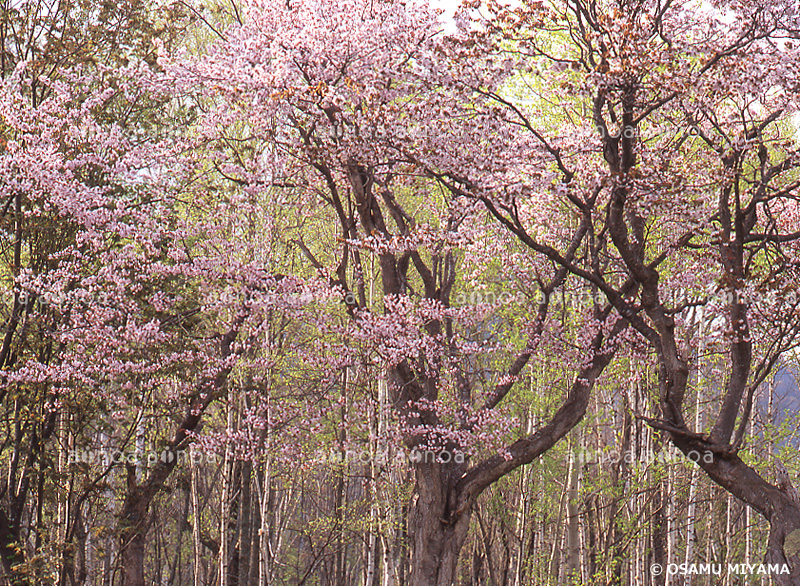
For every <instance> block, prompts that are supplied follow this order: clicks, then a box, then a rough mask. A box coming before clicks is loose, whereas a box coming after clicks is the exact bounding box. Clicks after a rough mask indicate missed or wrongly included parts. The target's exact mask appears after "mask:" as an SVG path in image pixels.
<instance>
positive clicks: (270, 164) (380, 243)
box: [162, 1, 627, 585]
mask: <svg viewBox="0 0 800 586" xmlns="http://www.w3.org/2000/svg"><path fill="white" fill-rule="evenodd" d="M224 37H225V39H224V41H221V42H219V43H216V44H214V45H212V46H211V47H210V48H209V49H208V52H207V53H205V54H203V55H200V56H196V57H190V56H183V57H181V56H170V58H169V59H164V60H163V61H162V64H163V66H164V67H165V68H166V69H167V74H168V75H169V76H171V77H172V79H173V83H174V84H175V87H176V88H179V91H181V92H186V93H187V94H191V93H193V94H194V95H196V96H197V98H196V99H197V100H198V101H199V102H200V103H203V104H210V105H209V106H206V108H205V112H204V115H203V117H202V119H201V120H200V128H201V131H200V132H201V133H202V135H203V137H204V138H205V139H206V140H208V141H209V142H210V143H211V144H215V145H218V146H217V147H216V153H217V159H216V160H215V161H214V162H213V165H214V167H215V168H216V169H217V170H218V171H219V173H220V174H222V175H223V176H225V177H227V178H228V179H230V180H231V181H234V182H236V183H240V184H243V185H247V186H249V187H251V188H253V189H270V190H272V191H273V192H278V193H281V195H280V196H279V197H280V198H281V201H282V202H283V203H284V205H286V206H290V207H291V208H292V209H296V212H295V213H296V214H298V216H302V217H318V218H324V221H326V222H328V223H331V222H332V223H333V225H335V226H336V232H335V233H333V234H330V236H329V237H330V238H332V239H331V240H329V241H325V242H324V243H323V244H321V243H318V242H314V243H311V242H310V240H309V239H310V238H320V233H319V232H316V233H301V234H300V235H299V237H298V238H297V239H296V246H297V249H298V251H299V253H301V254H302V255H303V256H304V257H305V259H306V261H307V264H308V266H310V267H313V268H314V269H315V270H316V271H317V272H318V273H319V275H320V276H321V277H322V278H324V279H327V280H328V282H329V283H330V287H331V290H333V291H338V292H339V294H340V295H341V299H342V303H343V304H344V306H345V307H346V310H347V313H348V315H349V316H350V322H349V325H348V330H349V331H348V332H347V334H346V336H347V337H346V339H349V340H350V342H349V344H348V345H350V346H351V347H352V346H354V345H359V346H360V345H361V344H365V345H366V348H367V351H368V353H369V355H370V356H372V358H371V359H370V360H371V361H375V360H377V361H378V364H380V365H381V366H382V368H383V369H385V372H386V375H385V376H386V377H387V380H388V383H389V388H390V401H391V403H392V404H393V406H394V408H395V410H396V413H397V416H398V417H399V420H400V426H401V427H400V431H399V433H400V436H401V438H402V441H403V443H404V444H405V446H406V448H408V449H413V450H415V451H414V452H413V453H414V454H417V455H419V457H417V458H412V460H413V462H412V465H413V469H414V478H415V480H414V482H415V495H414V501H413V505H412V509H411V512H410V518H409V521H408V523H409V533H410V540H411V551H412V562H411V577H410V580H411V582H410V583H412V584H420V585H421V584H425V585H431V584H442V585H443V584H451V583H452V582H453V581H454V580H455V578H456V576H455V571H456V565H457V560H458V554H459V551H460V549H461V546H462V544H463V543H464V540H465V538H466V535H467V531H468V528H469V520H470V511H471V508H472V507H473V505H474V503H475V500H476V499H477V497H478V496H479V495H480V494H481V493H482V492H483V491H484V490H485V489H486V488H487V487H488V486H490V485H492V484H493V483H494V482H496V481H497V480H498V479H499V478H501V477H503V476H504V475H506V474H508V473H509V472H511V471H513V470H514V469H516V468H518V467H520V466H522V465H524V464H526V463H528V462H530V461H532V460H533V459H534V458H536V457H537V456H539V455H541V454H542V453H543V452H545V451H546V450H548V449H549V448H550V447H552V446H553V445H554V444H555V443H556V442H557V441H558V440H559V439H560V438H562V437H563V436H564V435H565V434H566V433H567V432H568V431H569V430H570V429H572V428H573V427H574V426H575V425H576V424H577V423H578V422H579V421H580V420H581V418H582V416H583V414H584V413H585V411H586V407H587V404H588V399H589V396H590V391H591V388H592V385H593V384H594V381H595V380H596V378H597V377H598V376H599V375H600V373H601V372H602V371H603V369H604V368H605V367H606V366H607V365H608V364H609V362H610V361H611V359H612V357H613V355H614V352H615V349H616V344H614V343H610V342H611V341H614V340H616V339H617V338H618V337H619V336H620V334H621V332H623V331H624V330H625V329H626V326H627V324H626V321H625V320H621V319H619V317H618V316H617V314H616V313H615V312H614V310H613V307H612V306H611V305H610V304H608V303H605V302H602V300H601V301H600V302H599V303H590V304H588V310H585V311H582V312H580V314H579V315H578V316H577V317H576V319H577V324H578V325H577V327H578V328H579V329H580V332H581V333H580V334H579V335H578V336H577V339H575V340H572V344H573V350H572V351H571V352H570V351H569V350H567V348H563V346H564V340H563V338H560V336H559V335H558V334H555V333H554V332H553V330H554V329H557V328H558V327H559V325H558V320H557V319H554V318H552V317H551V316H550V314H549V307H550V301H549V294H550V293H552V292H554V291H555V290H556V289H558V288H560V287H562V286H563V285H564V284H565V283H566V282H567V280H568V276H569V268H568V267H561V266H557V265H554V264H553V263H552V262H550V261H549V260H548V259H547V258H544V257H541V256H537V254H536V253H538V252H539V251H534V254H530V253H526V252H518V253H517V256H516V257H508V258H514V260H515V261H519V262H521V263H524V266H522V267H520V268H519V269H516V270H518V271H519V273H520V274H519V277H520V283H521V285H522V287H521V288H522V290H523V291H527V301H526V304H523V309H522V311H524V312H525V313H526V315H527V317H526V319H525V321H524V324H523V325H522V332H521V335H522V340H521V342H517V343H516V344H515V343H513V342H512V336H511V335H510V334H511V333H510V332H508V331H501V332H498V333H499V334H500V335H501V336H506V337H507V339H506V340H504V341H502V342H501V344H500V346H499V347H498V348H497V349H496V350H495V351H500V352H502V354H503V355H504V356H507V358H506V365H505V366H504V367H503V368H502V369H499V370H497V369H496V373H495V374H494V375H493V376H492V377H491V378H490V380H488V381H482V382H481V381H480V379H479V378H478V376H477V373H476V372H475V370H474V366H473V365H474V357H475V356H476V354H480V353H481V352H483V353H485V352H488V351H490V350H491V347H490V346H488V345H486V344H481V343H480V342H479V341H476V340H475V336H471V337H470V336H469V334H468V331H469V328H470V327H474V326H475V325H476V324H478V323H479V322H478V321H476V318H477V319H479V320H481V321H483V322H484V323H485V319H484V318H485V312H486V310H487V309H490V307H484V308H482V309H481V308H477V311H478V313H479V314H480V312H481V311H482V312H483V314H484V315H476V308H472V307H458V306H457V304H455V303H454V298H453V297H454V292H455V291H457V290H458V288H461V287H464V286H465V283H464V279H465V275H464V274H463V273H462V270H463V269H460V267H459V258H458V256H459V252H458V248H459V247H464V246H470V243H471V242H474V241H475V240H476V239H479V238H498V239H500V242H501V246H499V247H498V248H495V249H494V252H495V253H500V254H503V255H504V256H505V255H507V254H511V251H513V250H514V247H515V246H517V245H516V244H515V243H513V241H512V240H509V238H508V234H507V233H505V232H504V230H502V229H501V230H500V231H498V230H497V229H496V228H497V226H496V225H494V226H493V225H490V227H489V228H483V229H481V223H482V222H485V218H486V214H485V212H483V211H481V209H480V206H479V205H476V201H475V193H474V192H471V191H469V190H468V189H466V188H464V189H461V190H460V189H459V188H458V186H457V184H458V185H461V182H462V181H467V179H466V177H467V176H468V174H467V171H468V170H471V169H474V170H475V171H476V172H477V173H478V175H476V176H475V177H474V178H472V179H469V181H487V182H489V183H490V185H489V186H487V187H486V188H485V189H486V190H487V191H485V192H483V193H490V192H491V193H496V192H502V193H503V194H504V196H505V197H506V198H507V200H506V201H507V202H514V201H516V200H517V198H519V197H522V196H524V195H525V194H527V193H528V192H529V189H530V185H529V184H528V183H527V181H525V180H524V179H523V180H520V173H524V172H526V171H527V170H530V169H531V168H532V167H534V166H535V165H536V164H537V162H542V163H543V164H546V163H545V160H546V159H545V155H546V153H543V152H542V149H541V148H539V146H538V145H539V143H538V141H537V139H536V138H535V137H533V138H531V137H528V136H525V135H524V134H520V133H519V132H518V130H517V128H516V127H515V126H514V125H513V124H510V123H509V121H507V120H506V119H504V118H503V117H502V116H498V110H497V108H496V107H494V106H493V105H491V104H489V103H488V102H487V101H486V100H485V99H483V98H482V97H481V96H480V95H479V94H475V92H474V90H473V89H472V88H471V87H470V86H469V77H468V76H470V75H474V74H473V73H470V72H469V71H468V70H469V68H470V65H469V62H468V61H466V60H465V58H467V57H470V58H471V56H470V55H464V54H457V52H458V51H460V50H461V45H460V44H457V45H453V44H451V42H450V41H448V40H445V41H443V42H440V39H439V37H440V25H439V23H438V22H437V20H436V18H435V15H434V14H433V13H431V12H430V11H429V10H428V9H427V8H426V7H425V6H423V5H419V6H417V5H415V4H412V3H395V2H360V1H356V2H347V3H331V2H304V3H302V4H297V5H295V4H293V3H290V4H288V5H287V4H286V3H283V2H263V3H247V4H246V6H245V11H244V14H243V17H242V24H237V25H235V26H233V27H231V28H230V29H228V30H227V31H226V33H225V35H224ZM465 46H466V45H465ZM486 48H487V47H486V46H485V44H477V45H475V48H474V51H475V52H476V54H479V52H480V51H484V50H486ZM509 65H511V62H510V61H509V62H505V63H502V64H500V65H499V66H497V67H492V66H485V65H482V66H481V69H480V73H481V74H485V76H484V77H482V80H481V82H482V83H485V84H487V86H485V91H487V92H488V91H501V86H502V85H503V84H504V83H505V82H506V81H507V79H508V77H509V75H511V73H512V71H511V69H510V68H509ZM465 90H466V91H465ZM476 95H477V98H478V101H477V102H475V101H474V98H475V97H476ZM455 135H458V139H457V140H456V139H454V136H455ZM538 175H543V174H538ZM454 177H458V178H459V179H457V180H454V179H453V178H454ZM470 185H472V183H470ZM442 196H444V199H441V200H440V198H441V197H442ZM486 201H489V200H488V199H487V200H486ZM526 207H527V209H526V213H528V214H546V213H550V212H553V213H554V214H555V215H554V216H553V219H555V218H563V221H564V222H565V223H571V224H572V226H571V227H566V228H565V229H563V230H554V231H553V232H552V233H551V234H549V235H548V238H549V240H548V241H549V242H550V243H551V245H552V246H553V247H554V248H553V250H556V249H557V250H561V251H562V252H561V254H560V255H559V258H563V259H568V261H567V262H573V261H574V262H583V261H582V260H578V259H579V257H580V258H583V256H584V255H583V253H582V252H581V251H582V250H584V249H585V248H586V246H587V236H588V235H589V233H590V231H589V227H590V224H589V222H588V221H587V220H586V219H585V218H583V219H581V218H578V221H577V222H576V221H573V220H574V218H571V217H570V215H569V214H566V215H565V214H563V213H562V212H561V211H560V210H558V209H556V206H552V208H553V209H551V210H543V209H542V210H537V209H535V208H533V206H526ZM323 236H325V237H328V235H327V234H324V233H323ZM334 236H335V239H333V237H334ZM306 241H308V243H307V242H306ZM476 254H477V256H481V254H482V255H483V256H484V258H485V257H486V252H483V253H481V252H479V251H478V252H477V253H476ZM475 258H477V257H476V256H475V254H473V255H472V258H471V260H475ZM371 259H374V261H372V260H371ZM373 267H374V268H373ZM373 275H376V279H377V281H378V282H379V283H380V289H381V293H382V295H381V296H380V297H379V299H378V300H377V301H374V302H373V301H372V295H371V294H369V292H368V288H369V284H370V282H371V279H372V276H373ZM539 288H541V291H537V290H538V289H539ZM515 291H516V289H515ZM537 292H539V293H541V292H544V293H545V295H543V296H542V295H539V297H538V298H537V296H536V293H537ZM501 329H502V330H505V328H502V327H501ZM513 335H514V336H516V337H517V339H518V338H519V337H520V332H519V331H515V332H513ZM548 336H550V337H552V338H553V339H554V342H553V344H554V345H551V346H549V347H548V348H549V350H550V351H553V350H554V348H556V347H558V346H559V345H561V346H562V348H561V350H556V351H562V352H565V360H566V359H567V357H569V358H568V359H569V360H570V363H571V364H573V368H574V371H573V374H572V375H571V377H570V378H571V380H570V381H569V382H567V383H566V384H565V386H566V388H565V389H563V392H564V398H563V404H562V405H561V407H560V408H559V409H558V410H556V411H555V412H554V413H553V415H552V419H551V421H550V422H549V423H547V424H546V425H544V426H542V427H541V428H540V429H537V430H535V431H534V432H532V433H531V434H530V435H529V436H526V437H523V438H520V439H517V440H516V441H512V443H510V444H508V445H505V446H503V445H497V446H496V447H495V448H494V449H490V450H486V451H484V452H483V453H480V454H476V453H475V452H474V451H472V450H471V447H472V446H473V445H475V444H476V443H478V444H480V443H481V442H483V441H486V438H485V437H484V436H483V434H482V432H481V422H482V421H483V420H485V419H486V418H487V417H491V413H492V412H493V411H495V410H496V409H497V408H499V407H500V406H501V404H502V402H503V400H504V399H505V397H506V396H507V395H508V393H509V392H510V391H511V389H512V388H513V386H514V382H515V380H516V379H517V377H518V376H519V375H520V373H521V372H522V371H523V369H524V368H525V366H526V365H527V364H528V363H529V361H530V359H531V357H532V356H533V355H534V353H535V352H536V351H538V350H541V349H542V348H543V347H544V346H545V344H543V343H542V339H543V338H546V337H548ZM559 341H560V344H559ZM540 343H541V346H540ZM471 357H473V358H472V359H471ZM358 365H359V363H358V362H357V361H355V360H353V361H351V362H347V361H344V362H341V366H342V367H346V368H347V369H352V370H356V369H357V367H358ZM554 392H557V393H561V392H562V389H556V390H555V391H554ZM448 406H449V409H450V410H451V411H450V412H451V413H454V414H455V415H454V417H452V418H448V417H447V416H446V412H447V410H448ZM347 424H348V425H355V424H354V423H351V422H348V423H347ZM489 447H491V446H489ZM425 454H432V457H426V456H425Z"/></svg>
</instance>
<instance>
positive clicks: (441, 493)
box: [408, 453, 470, 586]
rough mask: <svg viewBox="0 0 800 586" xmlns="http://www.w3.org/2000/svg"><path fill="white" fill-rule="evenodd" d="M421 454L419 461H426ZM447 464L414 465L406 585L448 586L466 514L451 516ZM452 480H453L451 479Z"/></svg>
mask: <svg viewBox="0 0 800 586" xmlns="http://www.w3.org/2000/svg"><path fill="white" fill-rule="evenodd" d="M428 456H429V453H425V454H424V455H423V458H427V457H428ZM451 468H453V466H452V465H451V464H443V463H439V462H418V463H417V465H416V477H417V495H416V499H415V501H414V503H413V504H412V507H411V511H410V514H409V529H408V530H409V538H410V542H411V552H412V553H411V576H410V580H409V582H408V586H451V585H452V584H453V583H454V582H455V579H456V566H457V563H458V554H459V552H460V551H461V547H462V546H463V545H464V541H465V540H466V537H467V531H468V530H469V519H470V515H469V513H468V512H466V511H465V512H463V513H461V514H457V515H454V516H451V514H450V511H449V510H448V508H449V507H448V505H449V504H450V503H452V502H454V500H455V499H454V496H455V495H454V490H453V486H452V484H451V483H450V482H448V480H447V479H448V478H453V476H451V475H449V474H447V471H449V469H451ZM454 480H457V478H455V479H454Z"/></svg>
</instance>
